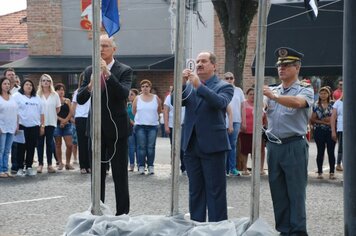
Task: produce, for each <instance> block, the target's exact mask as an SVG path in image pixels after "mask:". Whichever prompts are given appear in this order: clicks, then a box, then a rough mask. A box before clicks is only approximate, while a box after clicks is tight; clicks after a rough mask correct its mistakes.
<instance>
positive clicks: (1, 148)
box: [0, 77, 18, 178]
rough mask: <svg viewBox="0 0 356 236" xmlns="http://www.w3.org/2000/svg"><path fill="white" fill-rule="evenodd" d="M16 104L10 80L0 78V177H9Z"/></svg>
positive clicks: (16, 120) (16, 125) (16, 128)
mask: <svg viewBox="0 0 356 236" xmlns="http://www.w3.org/2000/svg"><path fill="white" fill-rule="evenodd" d="M17 113H18V106H17V103H16V101H15V100H14V99H13V98H12V97H11V95H10V80H9V79H7V78H6V77H2V78H1V79H0V178H7V177H10V176H11V174H10V173H9V172H8V171H9V166H8V162H9V154H10V151H11V145H12V141H13V138H14V134H15V131H16V130H18V115H17Z"/></svg>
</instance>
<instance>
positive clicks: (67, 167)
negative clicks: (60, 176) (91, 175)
mask: <svg viewBox="0 0 356 236" xmlns="http://www.w3.org/2000/svg"><path fill="white" fill-rule="evenodd" d="M65 167H66V170H74V167H73V166H72V165H70V164H66V166H65Z"/></svg>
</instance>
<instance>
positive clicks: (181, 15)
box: [170, 0, 186, 216]
mask: <svg viewBox="0 0 356 236" xmlns="http://www.w3.org/2000/svg"><path fill="white" fill-rule="evenodd" d="M185 17H186V16H185V0H177V20H176V22H177V23H176V39H175V52H174V54H175V57H174V58H175V60H174V103H173V107H174V120H173V140H172V141H173V142H172V152H171V157H172V182H171V206H170V215H171V216H173V215H177V214H178V213H179V207H178V200H179V198H178V196H179V156H180V149H181V147H180V146H181V143H180V140H181V109H182V71H183V69H184V67H185V57H184V41H185Z"/></svg>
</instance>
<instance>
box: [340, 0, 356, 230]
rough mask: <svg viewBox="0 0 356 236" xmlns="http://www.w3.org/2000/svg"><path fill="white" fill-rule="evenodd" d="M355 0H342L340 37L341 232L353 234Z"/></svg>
mask: <svg viewBox="0 0 356 236" xmlns="http://www.w3.org/2000/svg"><path fill="white" fill-rule="evenodd" d="M355 12H356V1H355V0H345V2H344V40H343V77H344V86H343V97H344V99H343V105H344V107H343V109H344V112H343V114H344V115H343V119H344V120H343V122H344V124H343V126H344V129H343V130H344V131H343V145H344V149H343V164H344V225H345V228H344V235H345V236H353V235H356V171H355V168H356V155H355V151H354V146H355V142H356V139H355V137H356V122H355V121H356V113H355V109H356V103H355V100H356V94H355V91H356V83H355V81H354V78H355V74H356V67H355V65H356V45H355V42H356V24H355V22H356V15H355Z"/></svg>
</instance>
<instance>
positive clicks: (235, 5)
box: [212, 0, 258, 86]
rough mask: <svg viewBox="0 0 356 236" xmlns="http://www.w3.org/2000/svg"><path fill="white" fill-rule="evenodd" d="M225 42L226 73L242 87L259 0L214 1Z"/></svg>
mask: <svg viewBox="0 0 356 236" xmlns="http://www.w3.org/2000/svg"><path fill="white" fill-rule="evenodd" d="M212 3H213V5H214V9H215V11H216V14H217V16H218V18H219V21H220V25H221V28H222V32H223V34H224V40H225V71H230V72H232V73H234V75H235V83H236V85H237V86H242V81H243V69H244V64H245V58H246V49H247V36H248V32H249V30H250V26H251V23H252V20H253V18H254V16H255V15H256V13H257V9H258V2H257V0H212Z"/></svg>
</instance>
